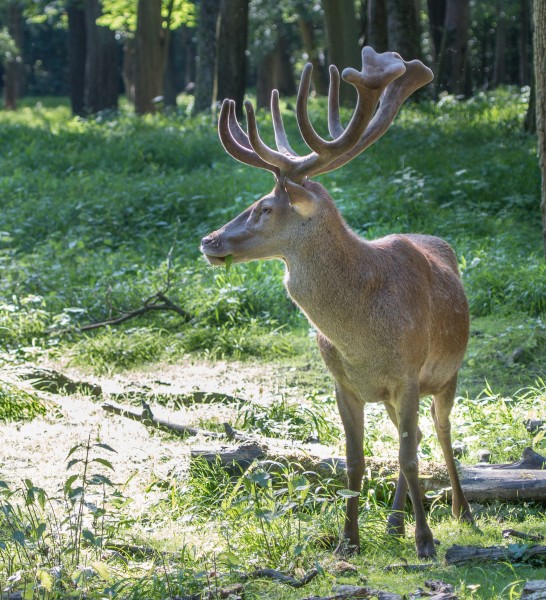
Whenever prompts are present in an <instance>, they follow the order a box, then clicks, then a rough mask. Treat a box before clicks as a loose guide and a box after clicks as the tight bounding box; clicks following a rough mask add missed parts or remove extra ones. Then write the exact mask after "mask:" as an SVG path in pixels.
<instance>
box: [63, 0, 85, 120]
mask: <svg viewBox="0 0 546 600" xmlns="http://www.w3.org/2000/svg"><path fill="white" fill-rule="evenodd" d="M66 12H67V16H68V39H67V44H68V71H69V79H70V105H71V108H72V114H73V115H80V116H82V115H83V114H84V113H85V57H86V30H85V12H84V11H83V8H81V6H80V5H78V4H75V3H70V4H69V5H68V6H67V9H66Z"/></svg>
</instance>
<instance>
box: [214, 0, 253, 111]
mask: <svg viewBox="0 0 546 600" xmlns="http://www.w3.org/2000/svg"><path fill="white" fill-rule="evenodd" d="M248 3H249V0H222V1H221V3H220V23H219V29H218V59H217V71H216V99H218V100H223V99H224V98H231V99H232V100H235V102H236V106H237V107H238V108H240V107H241V106H242V103H243V98H244V95H245V83H246V81H245V74H246V55H245V53H246V47H247V39H248Z"/></svg>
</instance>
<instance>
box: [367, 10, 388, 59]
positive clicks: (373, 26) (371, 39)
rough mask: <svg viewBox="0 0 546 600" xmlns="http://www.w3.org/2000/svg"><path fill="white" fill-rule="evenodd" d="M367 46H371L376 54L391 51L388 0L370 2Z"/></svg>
mask: <svg viewBox="0 0 546 600" xmlns="http://www.w3.org/2000/svg"><path fill="white" fill-rule="evenodd" d="M366 45H368V46H371V47H372V48H373V49H374V50H375V51H376V52H387V50H390V48H389V32H388V30H387V5H386V0H368V25H367V32H366Z"/></svg>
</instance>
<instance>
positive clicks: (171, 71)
mask: <svg viewBox="0 0 546 600" xmlns="http://www.w3.org/2000/svg"><path fill="white" fill-rule="evenodd" d="M175 33H176V32H175V31H171V34H170V36H169V37H170V39H169V46H168V48H167V49H166V55H165V69H164V73H163V105H164V106H165V107H171V108H175V107H176V95H177V93H178V90H179V86H178V77H177V73H176V65H175V52H176V47H175V43H174V42H175Z"/></svg>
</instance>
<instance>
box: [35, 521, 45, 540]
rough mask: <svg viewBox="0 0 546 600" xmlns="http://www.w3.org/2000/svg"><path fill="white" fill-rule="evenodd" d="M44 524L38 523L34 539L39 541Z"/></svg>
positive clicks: (42, 533)
mask: <svg viewBox="0 0 546 600" xmlns="http://www.w3.org/2000/svg"><path fill="white" fill-rule="evenodd" d="M45 530H46V524H45V523H40V524H39V525H38V527H36V539H37V540H39V539H40V538H41V537H42V536H43V535H44V533H45Z"/></svg>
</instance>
